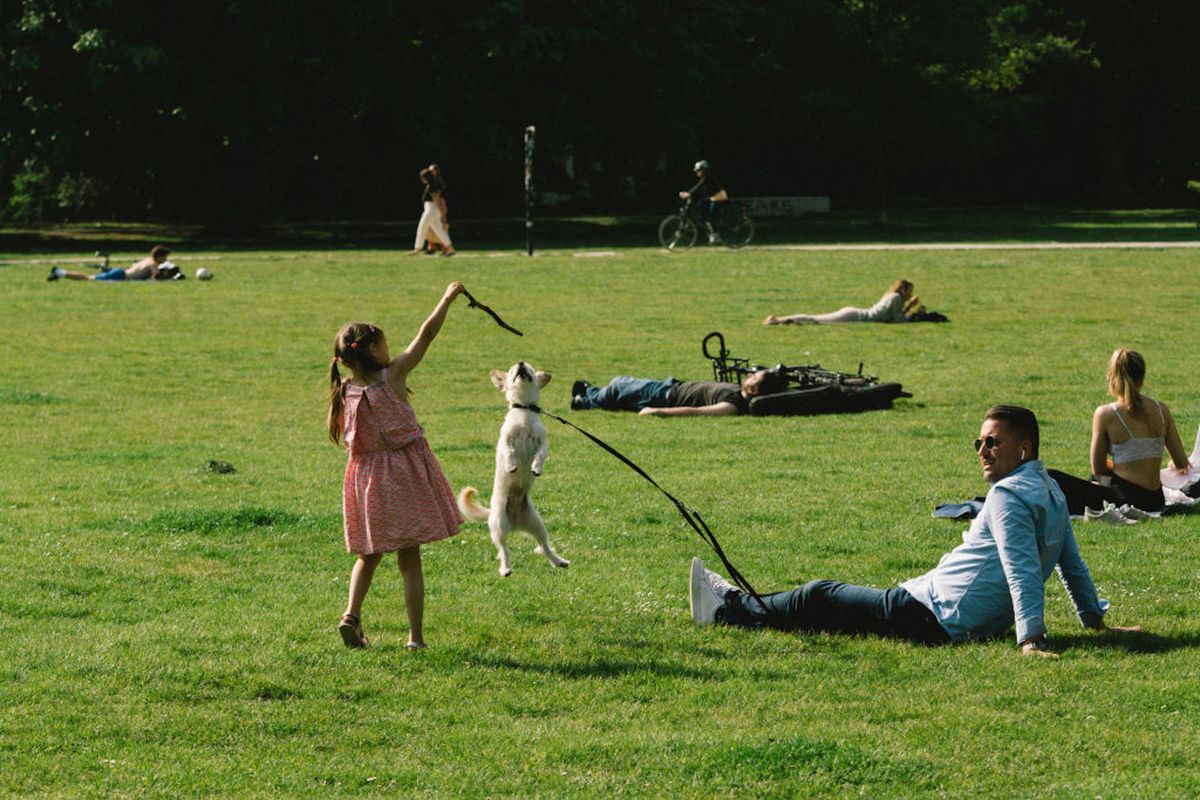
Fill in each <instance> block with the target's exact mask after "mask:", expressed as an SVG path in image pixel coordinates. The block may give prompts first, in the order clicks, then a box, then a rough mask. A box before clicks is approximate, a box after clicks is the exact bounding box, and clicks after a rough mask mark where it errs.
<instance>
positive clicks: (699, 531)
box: [511, 403, 767, 611]
mask: <svg viewBox="0 0 1200 800" xmlns="http://www.w3.org/2000/svg"><path fill="white" fill-rule="evenodd" d="M511 407H512V408H521V409H526V410H528V411H533V412H535V413H538V414H541V415H542V416H543V417H549V418H550V419H554V420H558V421H559V422H561V423H562V424H563V425H566V426H568V427H571V428H574V429H575V430H577V431H579V432H580V433H582V434H583V435H584V436H586V437H587V438H589V439H591V440H592V442H593V443H595V444H596V445H598V446H599V447H601V448H603V449H604V450H606V451H607V452H608V453H609V454H610V455H612V456H613V457H614V458H616V459H617V460H618V461H620V462H621V463H623V464H624V465H625V466H627V467H629V468H630V469H631V470H633V471H634V472H636V473H637V474H638V475H641V476H642V477H643V478H645V479H646V480H647V481H648V482H649V483H650V485H651V486H653V487H654V488H655V489H658V490H659V491H660V492H662V493H663V494H664V495H666V497H667V499H668V500H670V501H671V502H672V503H674V504H675V508H677V509H679V513H680V514H681V515H682V516H683V519H684V521H686V522H687V524H688V525H691V526H692V530H694V531H695V532H696V535H697V536H699V537H700V538H701V539H703V540H704V541H705V542H707V543H708V546H709V547H711V548H712V550H713V552H714V553H716V554H717V557H718V558H720V559H721V563H722V564H724V565H725V570H726V571H727V572H728V573H729V578H730V579H731V580H732V581H733V582H734V583H735V584H736V585H737V587H738V588H739V589H741V590H742V591H744V592H746V593H747V594H749V595H750V596H751V597H753V598H754V599H755V600H757V601H758V604H759V605H760V606H762V608H763V610H764V611H766V610H767V605H766V603H764V602H763V599H762V597H760V596H759V594H758V592H756V591H754V587H753V586H751V585H750V581H748V580H746V579H745V578H744V577H743V576H742V573H740V572H738V569H737V567H735V566H734V565H733V564H731V563H729V558H728V557H726V555H725V550H724V549H723V548H722V547H721V543H720V542H719V541H717V536H716V534H714V533H713V532H712V531H711V530H709V527H708V525H707V524H706V523H705V522H704V518H703V517H701V516H700V512H699V511H696V510H695V509H694V508H688V507H687V506H686V505H684V503H683V501H682V500H680V499H679V498H677V497H675V495H673V494H671V493H670V492H668V491H667V490H666V489H664V488H663V487H661V486H659V485H658V481H656V480H654V478H651V477H650V476H649V475H648V474H647V473H646V471H645V470H644V469H642V468H641V467H639V466H638V465H637V464H635V463H633V462H632V461H630V460H629V458H628V457H626V456H625V455H624V454H623V453H621V452H619V451H618V450H617V449H616V448H614V447H613V446H612V445H610V444H609V443H608V442H606V441H604V440H603V439H600V438H599V437H597V436H593V435H592V434H590V433H588V432H587V431H585V430H584V429H583V428H581V427H579V426H578V425H576V424H575V423H573V422H569V421H567V420H565V419H563V418H562V417H560V416H558V415H557V414H551V413H549V412H548V411H545V410H543V409H542V408H541V407H540V406H537V405H521V404H520V403H513V404H512V406H511Z"/></svg>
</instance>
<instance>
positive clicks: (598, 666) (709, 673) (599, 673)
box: [464, 654, 721, 680]
mask: <svg viewBox="0 0 1200 800" xmlns="http://www.w3.org/2000/svg"><path fill="white" fill-rule="evenodd" d="M464 660H467V661H470V662H471V664H472V665H474V666H481V667H488V668H491V669H505V670H517V671H520V672H533V673H538V674H543V675H554V676H556V677H560V678H621V677H624V676H626V675H654V676H655V677H661V678H688V679H691V680H712V679H714V678H716V677H718V676H719V675H720V674H721V673H720V672H718V671H717V670H711V669H697V668H695V667H688V666H684V665H682V664H677V663H672V662H663V661H654V660H649V659H627V658H595V659H587V660H584V659H580V660H573V661H528V660H522V659H517V658H513V657H510V656H497V655H479V654H474V655H471V656H469V657H468V656H464Z"/></svg>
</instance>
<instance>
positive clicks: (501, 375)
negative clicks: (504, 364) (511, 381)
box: [492, 369, 508, 392]
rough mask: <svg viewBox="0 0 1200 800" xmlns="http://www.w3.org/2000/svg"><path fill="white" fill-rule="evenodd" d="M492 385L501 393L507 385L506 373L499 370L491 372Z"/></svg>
mask: <svg viewBox="0 0 1200 800" xmlns="http://www.w3.org/2000/svg"><path fill="white" fill-rule="evenodd" d="M492 385H494V386H495V387H496V388H497V389H499V390H500V391H502V392H503V391H504V387H505V386H507V385H508V373H507V372H505V371H503V370H499V369H494V370H492Z"/></svg>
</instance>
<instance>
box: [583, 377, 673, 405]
mask: <svg viewBox="0 0 1200 800" xmlns="http://www.w3.org/2000/svg"><path fill="white" fill-rule="evenodd" d="M580 383H581V384H582V382H580ZM674 383H675V381H674V379H672V378H667V379H666V380H663V381H656V380H650V379H648V378H634V377H631V376H629V375H618V376H617V377H615V378H613V379H612V380H611V381H609V382H608V384H607V385H605V386H591V385H588V384H583V385H581V387H580V389H581V391H580V392H579V393H578V394H576V393H574V392H572V394H573V396H572V398H571V408H573V409H575V410H576V411H581V410H586V409H591V408H603V409H607V410H608V411H638V410H640V409H642V408H645V407H646V406H663V405H666V402H667V395H668V393H670V391H671V386H673V385H674Z"/></svg>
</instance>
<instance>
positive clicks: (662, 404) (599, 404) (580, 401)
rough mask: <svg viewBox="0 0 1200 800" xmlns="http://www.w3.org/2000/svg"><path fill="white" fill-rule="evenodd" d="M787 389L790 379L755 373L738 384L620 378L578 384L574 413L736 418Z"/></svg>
mask: <svg viewBox="0 0 1200 800" xmlns="http://www.w3.org/2000/svg"><path fill="white" fill-rule="evenodd" d="M786 388H787V378H785V377H782V376H779V375H776V374H774V373H772V372H770V371H768V370H759V371H757V372H751V373H748V374H747V375H746V377H744V378H742V383H741V385H740V386H739V385H738V384H736V383H722V382H720V381H677V380H675V379H674V378H667V379H665V380H661V381H659V380H654V379H651V378H634V377H631V376H629V375H618V376H617V377H615V378H613V379H612V380H611V381H609V382H608V383H607V384H606V385H605V386H592V385H591V384H590V383H588V382H587V381H575V383H574V384H572V386H571V409H572V410H574V411H586V410H589V409H593V408H603V409H605V410H606V411H636V412H638V414H640V415H642V416H657V417H671V416H714V417H722V416H732V415H734V414H746V413H749V411H750V401H751V400H753V399H754V398H755V397H758V396H759V395H763V394H774V393H775V392H781V391H783V390H784V389H786Z"/></svg>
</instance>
